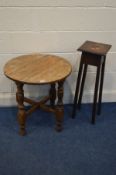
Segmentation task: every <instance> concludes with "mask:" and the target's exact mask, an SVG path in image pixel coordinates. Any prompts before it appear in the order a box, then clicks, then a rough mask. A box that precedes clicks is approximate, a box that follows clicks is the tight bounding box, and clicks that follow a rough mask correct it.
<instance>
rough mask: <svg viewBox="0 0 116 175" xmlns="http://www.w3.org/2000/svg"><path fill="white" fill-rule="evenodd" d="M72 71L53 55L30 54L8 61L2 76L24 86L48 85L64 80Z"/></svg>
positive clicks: (64, 62)
mask: <svg viewBox="0 0 116 175" xmlns="http://www.w3.org/2000/svg"><path fill="white" fill-rule="evenodd" d="M71 71H72V66H71V64H70V63H69V62H68V61H67V60H65V59H64V58H61V57H59V56H55V55H45V54H30V55H22V56H18V57H16V58H13V59H11V60H9V61H8V62H7V63H6V64H5V66H4V74H5V75H6V76H7V77H8V78H10V79H12V80H13V81H18V82H21V83H26V84H48V83H53V82H58V81H61V80H63V79H65V78H66V77H67V76H68V75H69V74H70V73H71Z"/></svg>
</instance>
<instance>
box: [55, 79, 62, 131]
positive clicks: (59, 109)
mask: <svg viewBox="0 0 116 175" xmlns="http://www.w3.org/2000/svg"><path fill="white" fill-rule="evenodd" d="M63 83H64V81H60V82H58V92H57V96H58V102H57V106H56V130H57V131H61V130H62V122H63V117H64V107H63Z"/></svg>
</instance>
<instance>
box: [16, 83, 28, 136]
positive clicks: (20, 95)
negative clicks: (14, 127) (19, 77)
mask: <svg viewBox="0 0 116 175" xmlns="http://www.w3.org/2000/svg"><path fill="white" fill-rule="evenodd" d="M23 85H24V84H22V83H19V82H16V86H17V92H16V100H17V103H18V122H19V126H20V130H19V133H20V135H22V136H23V135H25V134H26V130H25V122H26V112H25V107H24V104H23V103H24V91H23Z"/></svg>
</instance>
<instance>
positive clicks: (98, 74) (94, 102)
mask: <svg viewBox="0 0 116 175" xmlns="http://www.w3.org/2000/svg"><path fill="white" fill-rule="evenodd" d="M99 77H100V65H99V66H98V67H97V74H96V82H95V90H94V100H93V109H92V124H94V123H95V117H96V107H97V96H98V87H99Z"/></svg>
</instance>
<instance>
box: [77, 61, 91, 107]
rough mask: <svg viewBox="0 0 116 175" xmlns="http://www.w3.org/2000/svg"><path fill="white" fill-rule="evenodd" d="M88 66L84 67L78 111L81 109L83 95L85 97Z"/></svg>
mask: <svg viewBox="0 0 116 175" xmlns="http://www.w3.org/2000/svg"><path fill="white" fill-rule="evenodd" d="M87 66H88V65H87V64H85V65H84V72H83V77H82V83H81V87H80V95H79V100H78V106H77V107H78V109H80V108H81V101H82V95H83V89H84V84H85V78H86V74H87Z"/></svg>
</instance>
